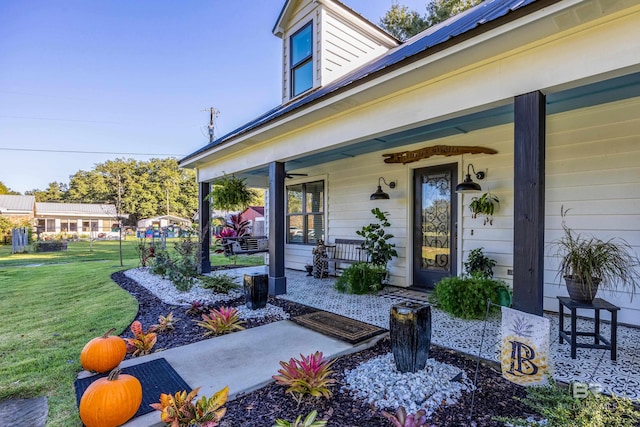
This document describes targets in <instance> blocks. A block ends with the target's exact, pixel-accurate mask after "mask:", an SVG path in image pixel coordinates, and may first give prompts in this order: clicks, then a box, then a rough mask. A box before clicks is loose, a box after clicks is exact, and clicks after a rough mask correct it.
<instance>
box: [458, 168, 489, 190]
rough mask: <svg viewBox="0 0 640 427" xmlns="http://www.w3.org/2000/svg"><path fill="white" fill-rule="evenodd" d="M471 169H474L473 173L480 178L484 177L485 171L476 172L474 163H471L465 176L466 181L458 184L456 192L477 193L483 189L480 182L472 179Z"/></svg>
mask: <svg viewBox="0 0 640 427" xmlns="http://www.w3.org/2000/svg"><path fill="white" fill-rule="evenodd" d="M470 170H473V174H474V175H475V176H476V178H477V179H478V180H482V179H484V172H483V171H480V172H476V168H474V167H473V164H472V163H469V165H468V166H467V174H466V175H465V177H464V181H462V182H461V183H460V184H458V185H457V186H456V193H477V192H479V191H482V188H481V187H480V184H478V183H477V182H473V180H472V179H471V172H470Z"/></svg>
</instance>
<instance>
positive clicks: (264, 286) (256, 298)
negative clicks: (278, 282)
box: [244, 273, 269, 310]
mask: <svg viewBox="0 0 640 427" xmlns="http://www.w3.org/2000/svg"><path fill="white" fill-rule="evenodd" d="M268 297H269V276H267V275H266V274H259V273H253V274H245V275H244V300H245V303H246V305H247V307H248V308H250V309H251V310H257V309H259V308H264V307H266V306H267V298H268Z"/></svg>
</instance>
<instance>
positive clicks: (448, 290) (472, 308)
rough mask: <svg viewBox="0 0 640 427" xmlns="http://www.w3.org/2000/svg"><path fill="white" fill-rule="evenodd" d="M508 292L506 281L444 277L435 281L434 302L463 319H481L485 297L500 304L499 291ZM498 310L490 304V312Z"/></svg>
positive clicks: (485, 309) (484, 306)
mask: <svg viewBox="0 0 640 427" xmlns="http://www.w3.org/2000/svg"><path fill="white" fill-rule="evenodd" d="M504 291H506V292H509V288H508V286H507V285H506V283H504V282H502V281H500V280H494V279H490V278H487V277H481V276H471V277H446V278H444V279H442V280H440V281H439V282H438V283H436V286H435V293H434V295H435V302H436V303H437V305H438V308H440V309H441V310H444V311H446V312H447V313H450V314H452V315H454V316H456V317H462V318H463V319H483V318H484V316H485V313H486V311H487V299H490V300H491V302H492V303H494V304H500V292H504ZM496 311H498V307H496V306H493V305H492V306H491V309H490V312H496Z"/></svg>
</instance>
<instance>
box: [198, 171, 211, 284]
mask: <svg viewBox="0 0 640 427" xmlns="http://www.w3.org/2000/svg"><path fill="white" fill-rule="evenodd" d="M210 192H211V184H209V183H208V182H201V183H200V186H199V188H198V212H199V215H200V217H199V223H200V227H199V232H200V272H201V273H202V274H204V273H210V272H211V259H209V255H210V253H209V251H210V249H209V248H210V247H211V203H210V202H209V200H207V199H206V197H207V196H208V195H209V193H210Z"/></svg>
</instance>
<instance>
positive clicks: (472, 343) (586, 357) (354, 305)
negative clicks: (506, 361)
mask: <svg viewBox="0 0 640 427" xmlns="http://www.w3.org/2000/svg"><path fill="white" fill-rule="evenodd" d="M249 272H264V273H267V267H266V266H261V267H251V268H247V269H238V270H237V271H235V270H226V271H225V273H226V274H233V275H237V276H238V277H242V276H243V275H244V274H245V273H249ZM286 278H287V293H286V294H284V295H279V296H278V298H282V299H286V300H290V301H294V302H297V303H300V304H305V305H308V306H312V307H315V308H319V309H322V310H325V311H329V312H333V313H337V314H340V315H342V316H346V317H350V318H352V319H356V320H360V321H362V322H366V323H370V324H373V325H376V326H379V327H383V328H388V327H389V326H388V325H389V311H390V309H391V306H392V305H394V304H396V303H398V302H400V301H403V300H406V299H408V298H407V297H402V296H399V295H392V294H389V293H387V294H382V295H379V296H374V295H347V294H341V293H339V292H338V291H336V290H335V289H334V288H333V284H334V282H335V279H334V278H325V279H316V278H314V277H309V276H307V275H306V273H304V272H301V271H296V270H291V269H287V270H286ZM392 289H394V290H395V289H397V288H392ZM544 315H545V317H547V318H548V319H549V320H550V321H551V336H550V342H551V353H552V355H553V365H554V378H555V379H556V380H558V381H562V382H565V383H566V382H574V381H578V382H586V383H596V384H599V385H601V386H602V387H603V388H604V391H605V392H607V393H615V394H616V395H617V396H624V397H628V398H631V399H640V328H631V327H626V326H622V325H618V357H617V360H616V361H612V360H611V359H610V353H609V351H607V350H598V349H578V353H577V358H576V359H571V349H570V345H569V344H568V343H566V342H565V343H564V344H560V343H559V342H558V314H557V313H549V312H545V314H544ZM432 316H433V318H432V319H433V329H432V343H434V344H436V345H439V346H441V347H446V348H450V349H453V350H456V351H459V352H461V353H466V354H469V355H472V356H476V355H477V353H478V349H479V348H480V344H481V341H482V336H483V329H484V326H485V324H484V322H483V321H479V320H462V319H457V318H453V317H451V316H450V315H448V314H446V313H444V312H442V311H439V310H437V309H435V308H434V309H433V310H432ZM567 322H568V316H566V318H565V324H567ZM578 328H579V329H592V328H593V321H592V320H585V319H579V320H578ZM601 332H602V334H603V335H605V336H608V335H609V333H610V329H609V323H603V324H602V326H601ZM499 335H500V317H499V316H498V317H493V318H491V319H490V320H489V321H488V322H487V323H486V330H485V332H484V342H483V344H482V353H481V355H482V358H483V359H487V360H490V361H497V358H498V354H499V350H498V343H499Z"/></svg>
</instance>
